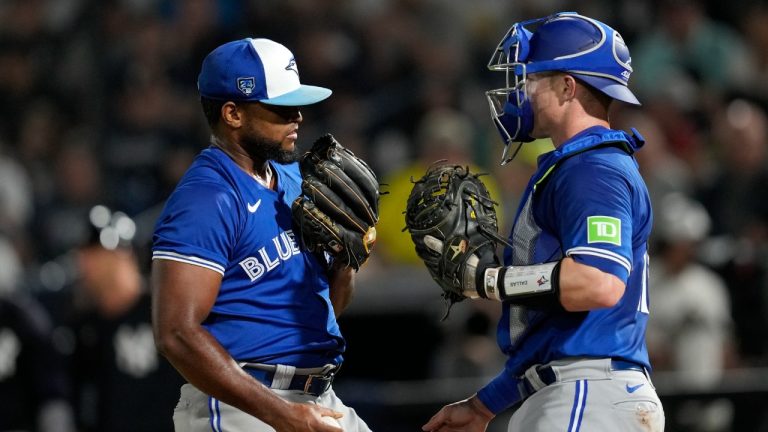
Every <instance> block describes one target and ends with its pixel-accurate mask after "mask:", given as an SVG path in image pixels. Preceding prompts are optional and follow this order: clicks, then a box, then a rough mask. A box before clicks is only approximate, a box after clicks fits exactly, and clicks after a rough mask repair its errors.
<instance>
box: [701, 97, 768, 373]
mask: <svg viewBox="0 0 768 432" xmlns="http://www.w3.org/2000/svg"><path fill="white" fill-rule="evenodd" d="M716 119H717V120H716V122H715V125H714V135H713V138H714V143H715V145H716V148H715V151H716V154H715V157H716V158H717V159H718V160H719V161H720V164H719V165H718V170H717V172H715V173H714V175H712V176H711V177H710V178H708V179H707V180H708V181H707V183H705V184H703V185H702V186H701V191H700V192H699V193H700V197H701V201H702V203H703V204H704V206H705V207H706V208H707V210H708V211H709V213H710V215H711V216H712V235H714V236H715V239H714V240H713V242H709V244H710V245H711V246H712V247H710V248H709V249H710V250H711V251H712V252H713V253H711V254H709V255H708V262H709V263H710V264H711V265H713V266H715V267H716V268H717V269H718V270H719V271H720V272H721V273H722V274H723V276H724V277H725V280H726V281H727V282H728V287H729V290H730V295H731V303H732V307H733V311H732V312H733V317H734V319H735V320H736V336H737V339H738V341H739V350H740V352H741V354H742V356H743V357H745V358H747V359H749V360H750V361H756V362H760V363H761V364H762V363H763V362H764V361H765V358H766V355H768V338H766V336H765V333H764V331H763V329H764V328H766V327H767V326H768V266H767V265H766V263H768V201H767V200H765V199H762V198H761V197H763V196H764V195H765V191H767V190H768V157H767V156H768V117H766V114H765V112H764V111H763V110H762V109H761V108H760V107H759V106H757V105H755V104H753V103H750V102H747V101H745V100H741V99H737V100H734V101H733V102H731V103H729V104H727V105H725V106H724V109H723V112H722V114H720V115H718V116H717V117H716Z"/></svg>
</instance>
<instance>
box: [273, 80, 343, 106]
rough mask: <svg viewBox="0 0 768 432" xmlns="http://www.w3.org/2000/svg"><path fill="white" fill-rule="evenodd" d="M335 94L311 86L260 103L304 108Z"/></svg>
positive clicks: (304, 86) (322, 88) (325, 89)
mask: <svg viewBox="0 0 768 432" xmlns="http://www.w3.org/2000/svg"><path fill="white" fill-rule="evenodd" d="M331 93H333V92H332V91H331V90H330V89H327V88H324V87H316V86H310V85H302V86H301V87H299V88H298V89H296V90H294V91H292V92H288V93H285V94H282V95H280V96H277V97H273V98H269V99H260V100H259V102H261V103H265V104H267V105H283V106H302V105H311V104H313V103H317V102H320V101H322V100H325V99H327V98H328V96H330V95H331Z"/></svg>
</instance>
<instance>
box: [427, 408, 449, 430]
mask: <svg viewBox="0 0 768 432" xmlns="http://www.w3.org/2000/svg"><path fill="white" fill-rule="evenodd" d="M444 424H445V420H444V419H443V413H442V411H441V412H439V413H437V414H435V415H433V416H432V418H431V419H429V421H428V422H427V423H426V424H425V425H424V426H422V427H421V430H423V431H436V430H438V428H439V427H441V426H443V425H444Z"/></svg>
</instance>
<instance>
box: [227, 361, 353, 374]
mask: <svg viewBox="0 0 768 432" xmlns="http://www.w3.org/2000/svg"><path fill="white" fill-rule="evenodd" d="M238 364H239V365H240V367H243V368H253V369H258V370H263V371H266V372H277V371H278V370H280V371H283V370H292V371H293V375H326V374H328V373H330V372H331V371H333V370H334V369H337V368H338V367H339V366H338V365H335V364H330V363H329V364H327V365H325V366H320V367H314V368H297V367H294V366H289V365H272V364H265V363H250V362H240V363H238Z"/></svg>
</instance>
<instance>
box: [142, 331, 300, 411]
mask: <svg viewBox="0 0 768 432" xmlns="http://www.w3.org/2000/svg"><path fill="white" fill-rule="evenodd" d="M157 345H158V348H159V350H160V352H161V353H162V354H163V355H164V356H165V357H166V358H167V359H168V361H170V362H171V364H172V365H173V366H174V367H175V368H176V369H177V370H178V371H179V373H181V375H182V376H184V378H185V379H186V380H187V381H188V382H189V383H190V384H192V385H194V386H195V387H197V388H198V389H199V390H200V391H202V392H203V393H206V394H208V395H210V396H212V397H214V398H216V399H219V400H221V401H222V402H224V403H227V404H229V405H232V406H234V407H236V408H238V409H240V410H242V411H244V412H247V413H249V414H251V415H253V416H255V417H257V418H259V419H261V420H262V421H264V422H266V423H268V424H270V425H275V423H276V421H277V420H278V417H279V416H280V415H281V414H282V413H286V412H287V405H288V402H286V401H285V400H283V399H281V398H279V397H277V396H275V395H274V393H272V392H271V391H269V389H268V388H267V387H265V386H264V385H262V384H261V383H259V382H258V381H256V380H255V379H254V378H253V377H251V376H250V375H248V374H247V373H246V372H245V371H244V370H243V369H242V368H241V367H240V366H239V365H238V364H237V363H236V362H235V361H234V360H233V359H232V357H231V356H230V355H229V353H228V352H227V351H226V350H224V348H223V347H222V346H221V345H220V344H219V343H218V341H216V339H215V338H214V337H213V336H212V335H211V334H210V333H209V332H208V331H206V330H205V329H204V328H202V327H200V326H197V327H190V328H176V329H173V330H168V331H166V332H160V333H159V337H158V338H157Z"/></svg>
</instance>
